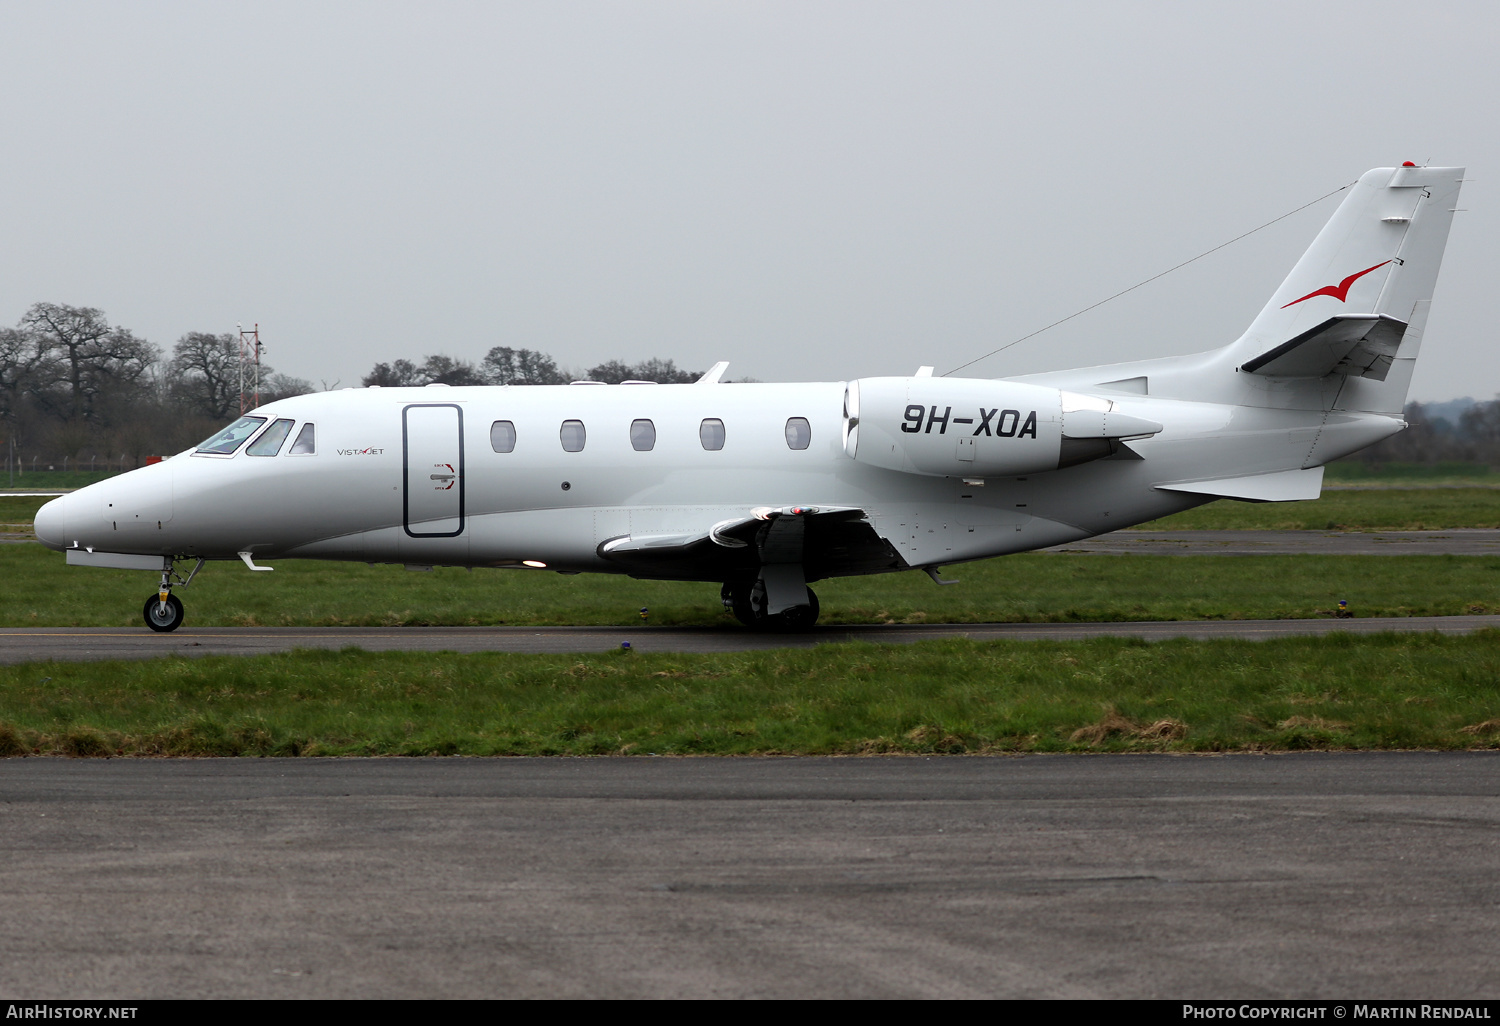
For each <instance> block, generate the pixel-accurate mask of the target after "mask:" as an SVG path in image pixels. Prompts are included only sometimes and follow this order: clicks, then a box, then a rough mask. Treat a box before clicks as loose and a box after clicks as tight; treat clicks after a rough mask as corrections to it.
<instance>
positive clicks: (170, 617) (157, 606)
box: [142, 591, 182, 633]
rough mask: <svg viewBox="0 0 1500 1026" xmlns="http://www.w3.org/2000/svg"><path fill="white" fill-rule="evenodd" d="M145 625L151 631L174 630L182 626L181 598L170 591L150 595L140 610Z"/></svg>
mask: <svg viewBox="0 0 1500 1026" xmlns="http://www.w3.org/2000/svg"><path fill="white" fill-rule="evenodd" d="M142 613H143V614H144V615H145V617H146V626H147V627H150V628H151V629H152V630H153V631H162V632H164V633H165V632H166V631H175V630H176V629H177V628H179V627H181V626H182V600H181V599H180V598H178V597H177V596H176V595H173V594H172V593H171V592H170V591H164V592H162V593H161V594H159V595H152V596H151V597H150V598H148V599H147V600H146V607H145V609H143V610H142Z"/></svg>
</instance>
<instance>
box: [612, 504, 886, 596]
mask: <svg viewBox="0 0 1500 1026" xmlns="http://www.w3.org/2000/svg"><path fill="white" fill-rule="evenodd" d="M598 553H599V555H600V556H601V557H602V558H604V559H607V560H610V561H611V562H614V563H620V564H623V565H624V566H626V567H628V568H629V572H630V573H631V574H632V575H633V576H636V577H661V578H673V579H679V580H682V579H686V580H703V581H728V580H734V579H737V578H740V577H744V576H746V575H751V576H753V575H754V574H755V572H756V571H757V570H758V568H759V567H761V566H762V565H766V564H776V563H800V564H802V566H803V568H804V570H805V572H806V575H807V579H808V580H818V579H820V578H823V577H829V576H833V575H845V574H860V573H876V572H878V571H880V570H889V569H899V568H901V567H904V566H905V565H906V561H905V560H903V559H902V558H901V555H900V554H899V553H898V552H897V551H896V550H895V548H894V547H892V545H891V544H890V542H888V541H886V540H885V539H884V538H882V537H880V536H879V535H878V534H876V533H875V528H874V527H873V525H871V524H870V522H869V521H868V520H867V519H866V518H865V511H864V510H862V509H855V508H851V507H827V506H825V507H808V506H789V507H782V508H773V507H760V508H757V509H754V510H751V511H750V513H749V514H748V515H746V516H744V517H735V518H731V519H729V520H721V521H719V522H718V523H716V524H713V525H712V526H710V527H706V528H705V529H704V530H702V531H699V532H695V533H690V534H641V535H623V536H621V537H618V538H610V539H607V540H606V541H604V542H602V543H601V544H600V545H599V548H598Z"/></svg>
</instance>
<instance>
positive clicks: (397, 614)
mask: <svg viewBox="0 0 1500 1026" xmlns="http://www.w3.org/2000/svg"><path fill="white" fill-rule="evenodd" d="M274 565H275V567H276V572H275V573H269V574H252V573H249V572H248V571H246V570H245V569H244V568H243V567H242V566H240V565H239V564H238V563H214V564H212V565H211V566H209V567H208V568H206V569H205V570H204V571H203V573H201V574H200V575H199V576H198V578H197V580H196V581H194V583H193V585H192V586H191V587H189V588H186V589H182V590H180V591H179V592H178V595H179V596H180V597H181V598H182V600H183V602H184V603H185V605H186V607H187V626H189V627H257V626H263V627H280V626H288V627H294V626H309V627H339V626H368V627H397V626H414V627H415V626H491V625H503V624H508V625H520V626H531V625H537V626H544V625H559V626H570V625H582V626H626V625H629V624H640V623H641V622H642V620H641V617H640V610H641V609H642V608H643V607H644V608H646V609H648V610H649V613H648V614H647V615H648V622H650V623H652V624H657V625H668V626H674V625H680V626H687V625H709V626H713V625H727V624H732V623H733V620H732V618H731V617H729V615H728V614H727V613H725V611H724V608H723V606H722V604H721V603H720V601H719V588H718V586H717V585H714V584H695V583H680V582H670V581H637V580H633V579H631V578H628V577H621V576H612V575H604V574H594V575H589V576H585V577H565V576H561V575H558V574H554V573H551V572H549V571H544V570H475V571H473V572H468V571H464V570H459V569H454V568H439V569H437V570H435V571H432V572H431V573H408V572H406V571H404V570H402V569H401V568H400V567H392V566H377V567H370V566H366V565H365V564H363V563H319V562H314V561H310V560H279V561H276V562H275V563H274ZM0 570H3V572H4V576H5V579H6V580H7V581H10V582H11V584H12V586H11V588H9V589H7V590H5V591H4V592H3V593H0V626H4V627H32V626H38V627H130V628H138V627H139V626H140V609H141V605H142V604H143V603H144V602H145V600H146V598H147V596H148V595H150V594H152V593H153V592H154V591H155V583H156V581H155V578H154V577H153V575H151V574H149V573H144V572H139V571H128V570H98V569H92V568H87V569H85V568H79V567H68V566H65V565H64V563H63V558H62V556H61V554H59V553H55V552H48V551H47V550H45V549H43V548H42V547H41V546H39V545H36V544H11V545H0ZM947 573H948V575H949V576H950V577H954V578H957V579H958V580H959V581H960V585H959V586H957V587H951V588H938V587H935V586H934V585H933V584H932V582H931V581H930V580H928V578H927V576H926V575H925V574H922V573H918V572H915V571H911V572H907V573H899V574H883V575H881V576H878V577H847V578H840V579H835V580H829V581H821V582H819V583H818V584H817V585H816V586H815V587H816V591H817V593H818V597H819V599H820V601H821V603H822V607H823V615H822V619H821V620H820V622H821V623H824V624H861V623H990V622H1016V623H1070V622H1075V621H1092V620H1107V621H1128V620H1200V619H1230V620H1234V619H1307V618H1312V617H1318V616H1331V615H1333V612H1334V609H1335V608H1336V606H1337V604H1338V601H1339V600H1340V599H1344V600H1346V601H1347V602H1348V603H1349V606H1350V609H1351V610H1352V611H1353V612H1354V614H1355V615H1357V616H1452V615H1457V614H1463V613H1490V612H1500V558H1497V557H1493V556H1399V557H1392V556H1309V555H1296V556H1235V557H1226V556H1149V555H1148V556H1136V555H1127V556H1100V555H1073V554H1067V553H1023V554H1020V555H1015V556H1006V557H1003V558H1001V559H992V560H984V561H981V562H977V563H970V564H966V565H963V566H955V567H953V568H951V569H950V570H949V571H947Z"/></svg>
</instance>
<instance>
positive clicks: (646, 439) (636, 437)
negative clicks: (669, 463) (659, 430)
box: [630, 420, 656, 452]
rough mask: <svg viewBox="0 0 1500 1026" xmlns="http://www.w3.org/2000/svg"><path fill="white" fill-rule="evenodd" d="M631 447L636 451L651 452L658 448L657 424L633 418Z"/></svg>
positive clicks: (631, 423)
mask: <svg viewBox="0 0 1500 1026" xmlns="http://www.w3.org/2000/svg"><path fill="white" fill-rule="evenodd" d="M630 447H631V448H632V449H634V450H635V451H636V452H650V451H651V450H652V449H654V448H656V425H655V424H653V423H651V422H650V421H649V420H632V421H631V422H630Z"/></svg>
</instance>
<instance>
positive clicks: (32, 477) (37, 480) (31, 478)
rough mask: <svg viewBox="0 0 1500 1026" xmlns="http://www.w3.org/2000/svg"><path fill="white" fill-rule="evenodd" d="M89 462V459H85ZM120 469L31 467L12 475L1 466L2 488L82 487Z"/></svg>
mask: <svg viewBox="0 0 1500 1026" xmlns="http://www.w3.org/2000/svg"><path fill="white" fill-rule="evenodd" d="M85 462H87V461H85ZM119 473H120V471H118V470H37V471H33V470H30V469H29V468H28V469H26V470H25V471H24V472H23V473H20V474H16V475H15V476H14V477H12V476H11V475H10V474H9V473H7V472H6V470H5V468H4V467H3V466H0V489H15V490H16V491H18V492H22V491H24V492H55V491H59V490H62V489H65V488H82V487H84V486H85V485H91V484H94V483H95V482H98V481H103V480H104V479H106V478H110V477H114V476H116V475H117V474H119Z"/></svg>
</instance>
